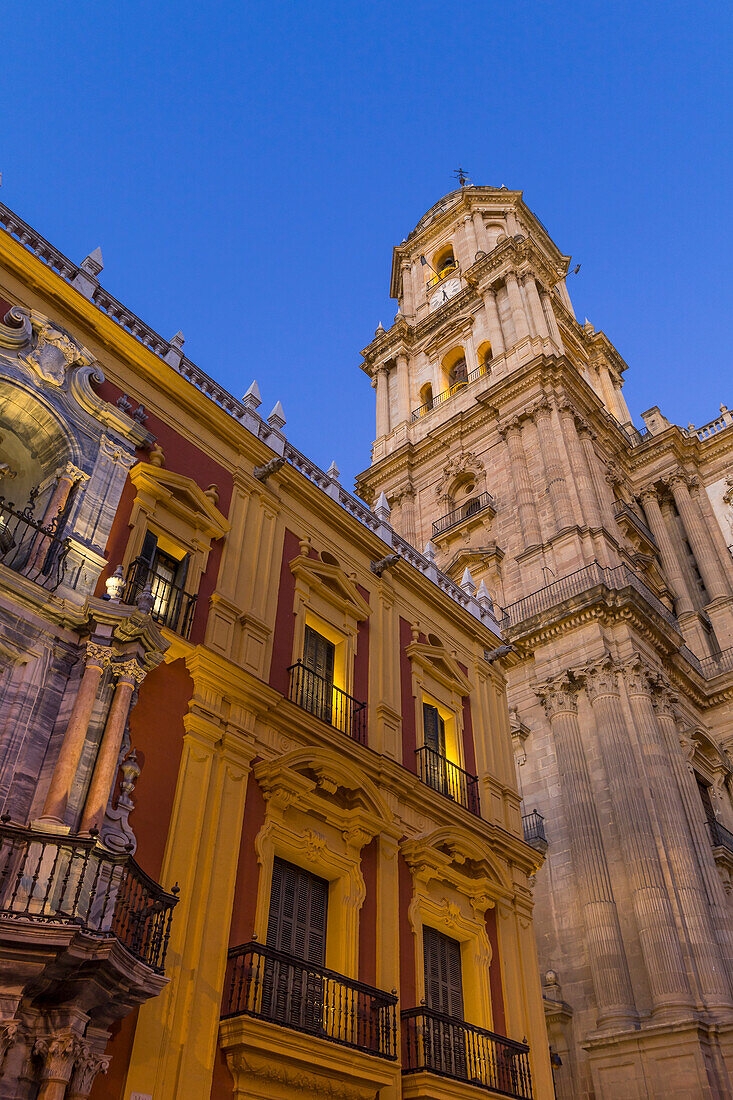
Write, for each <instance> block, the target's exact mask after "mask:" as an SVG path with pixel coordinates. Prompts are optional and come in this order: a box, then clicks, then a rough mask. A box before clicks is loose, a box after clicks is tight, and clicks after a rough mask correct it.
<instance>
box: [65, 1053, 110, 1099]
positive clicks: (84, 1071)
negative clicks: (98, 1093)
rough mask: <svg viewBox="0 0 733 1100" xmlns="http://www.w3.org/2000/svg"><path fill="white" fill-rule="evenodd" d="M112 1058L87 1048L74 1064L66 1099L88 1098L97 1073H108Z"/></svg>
mask: <svg viewBox="0 0 733 1100" xmlns="http://www.w3.org/2000/svg"><path fill="white" fill-rule="evenodd" d="M109 1063H110V1059H109V1058H108V1057H105V1056H104V1055H102V1054H96V1053H95V1052H94V1051H92V1050H85V1051H84V1053H82V1054H80V1055H79V1056H78V1057H77V1059H76V1062H75V1064H74V1069H73V1072H72V1074H71V1080H70V1082H69V1090H68V1092H67V1094H66V1100H88V1097H89V1093H90V1092H91V1091H92V1085H93V1084H94V1082H95V1080H96V1078H97V1075H98V1074H100V1073H106V1072H107V1068H108V1067H109Z"/></svg>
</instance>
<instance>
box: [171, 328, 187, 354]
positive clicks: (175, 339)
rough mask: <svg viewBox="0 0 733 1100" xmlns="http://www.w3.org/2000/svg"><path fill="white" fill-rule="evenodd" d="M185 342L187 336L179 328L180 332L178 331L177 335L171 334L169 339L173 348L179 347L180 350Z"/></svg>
mask: <svg viewBox="0 0 733 1100" xmlns="http://www.w3.org/2000/svg"><path fill="white" fill-rule="evenodd" d="M185 342H186V338H185V336H184V335H183V333H182V332H181V331H180V329H179V330H178V332H177V333H176V335H175V336H171V338H170V340H169V341H168V343H169V344H170V346H171V347H172V348H177V349H178V351H180V350H181V348H182V347H183V345H184V344H185Z"/></svg>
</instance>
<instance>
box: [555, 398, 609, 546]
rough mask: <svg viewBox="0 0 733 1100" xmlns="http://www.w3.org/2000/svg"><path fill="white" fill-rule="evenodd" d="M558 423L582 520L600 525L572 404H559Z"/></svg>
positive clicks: (598, 512) (590, 525)
mask: <svg viewBox="0 0 733 1100" xmlns="http://www.w3.org/2000/svg"><path fill="white" fill-rule="evenodd" d="M560 423H561V424H562V429H563V436H564V439H565V445H566V446H567V449H568V457H569V458H570V462H571V464H572V467H573V470H574V472H575V483H576V485H577V488H578V497H579V499H580V507H581V509H582V511H583V516H582V519H583V522H584V523H585V524H586V525H587V526H588V527H600V526H601V510H600V508H599V506H598V498H597V497H596V491H595V486H594V485H593V478H592V475H591V472H590V470H589V469H588V463H587V461H586V457H585V451H584V450H583V447H582V445H581V442H580V437H579V435H578V428H577V425H576V421H575V412H574V410H573V407H572V405H570V404H564V405H561V406H560Z"/></svg>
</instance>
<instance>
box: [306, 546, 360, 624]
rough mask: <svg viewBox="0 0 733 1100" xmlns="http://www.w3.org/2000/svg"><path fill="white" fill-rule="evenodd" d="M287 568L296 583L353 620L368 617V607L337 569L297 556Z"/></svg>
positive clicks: (347, 579) (340, 570) (321, 562)
mask: <svg viewBox="0 0 733 1100" xmlns="http://www.w3.org/2000/svg"><path fill="white" fill-rule="evenodd" d="M290 569H291V571H292V573H293V575H294V577H295V578H296V580H299V581H301V582H302V584H304V585H305V586H306V587H307V588H308V589H309V590H310V591H313V592H316V593H318V594H319V595H320V596H321V597H322V598H323V599H324V600H325V601H326V602H327V603H330V604H332V605H334V606H335V607H337V608H338V609H339V610H340V611H341V612H343V613H344V614H345V615H346V616H348V617H349V618H350V619H352V620H353V621H355V622H359V621H360V620H362V619H367V618H368V617H369V614H370V607H369V604H368V603H367V602H366V600H365V599H364V597H363V596H362V595H361V593H360V592H359V589H358V588H357V587H356V584H355V583H354V581H353V580H352V579H351V577H348V576H347V575H346V573H345V572H344V571H343V569H341V567H340V566H338V565H331V564H329V563H327V562H323V561H321V560H320V559H319V558H310V557H306V556H305V555H302V554H301V555H300V556H299V557H297V558H294V559H293V561H291V562H290Z"/></svg>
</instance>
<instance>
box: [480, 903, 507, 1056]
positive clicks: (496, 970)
mask: <svg viewBox="0 0 733 1100" xmlns="http://www.w3.org/2000/svg"><path fill="white" fill-rule="evenodd" d="M485 919H486V934H487V936H488V937H489V943H490V944H491V966H490V967H489V987H490V989H491V1011H492V1015H493V1017H494V1031H495V1032H496V1033H497V1034H498V1035H506V1015H505V1012H504V990H503V988H502V984H501V959H500V957H499V933H498V929H497V927H496V909H487V910H486V918H485Z"/></svg>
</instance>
